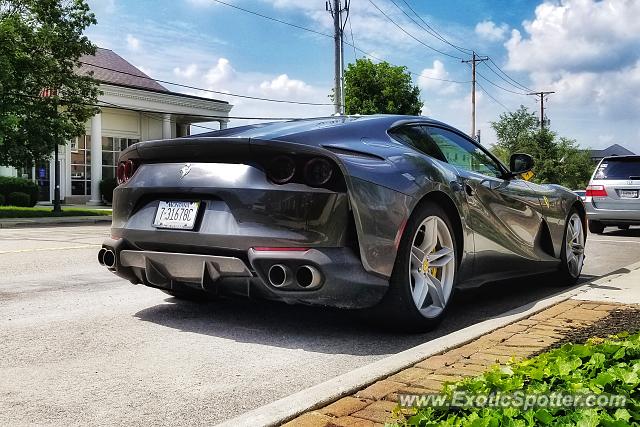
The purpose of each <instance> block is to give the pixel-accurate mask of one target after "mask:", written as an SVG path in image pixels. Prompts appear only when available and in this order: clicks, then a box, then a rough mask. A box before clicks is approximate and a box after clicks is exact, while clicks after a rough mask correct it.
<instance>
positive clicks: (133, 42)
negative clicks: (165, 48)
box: [127, 34, 140, 50]
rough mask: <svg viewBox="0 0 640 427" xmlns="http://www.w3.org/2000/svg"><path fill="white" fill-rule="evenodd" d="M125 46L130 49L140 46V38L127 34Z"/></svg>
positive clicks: (136, 48)
mask: <svg viewBox="0 0 640 427" xmlns="http://www.w3.org/2000/svg"><path fill="white" fill-rule="evenodd" d="M127 46H128V47H129V49H130V50H138V49H139V48H140V40H139V39H137V38H135V37H134V36H132V35H131V34H127Z"/></svg>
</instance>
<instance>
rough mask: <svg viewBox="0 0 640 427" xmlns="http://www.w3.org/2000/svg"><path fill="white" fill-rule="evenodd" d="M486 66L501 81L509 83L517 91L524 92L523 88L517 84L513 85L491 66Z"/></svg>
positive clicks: (487, 64)
mask: <svg viewBox="0 0 640 427" xmlns="http://www.w3.org/2000/svg"><path fill="white" fill-rule="evenodd" d="M489 61H491V58H489ZM485 65H486V67H487V69H488V70H489V71H491V72H492V73H493V74H495V75H496V76H497V77H498V78H499V79H500V80H502V81H504V82H505V83H507V84H508V85H510V86H511V87H513V88H515V89H517V90H523V88H522V87H521V86H518V85H516V84H515V83H512V82H511V81H509V80H507V79H505V78H504V77H503V76H502V75H500V74H498V72H497V71H496V70H494V69H493V67H491V66H490V65H489V63H486V64H485ZM525 90H526V89H525Z"/></svg>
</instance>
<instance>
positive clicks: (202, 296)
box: [162, 288, 211, 302]
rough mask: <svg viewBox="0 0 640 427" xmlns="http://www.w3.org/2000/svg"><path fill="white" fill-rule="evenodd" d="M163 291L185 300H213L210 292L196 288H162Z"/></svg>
mask: <svg viewBox="0 0 640 427" xmlns="http://www.w3.org/2000/svg"><path fill="white" fill-rule="evenodd" d="M162 292H164V293H165V294H167V295H171V296H172V297H174V298H176V299H179V300H183V301H193V302H207V301H210V300H211V296H210V295H209V294H207V293H206V292H204V291H198V290H196V289H193V290H192V289H188V288H186V289H179V290H178V289H170V290H169V289H162Z"/></svg>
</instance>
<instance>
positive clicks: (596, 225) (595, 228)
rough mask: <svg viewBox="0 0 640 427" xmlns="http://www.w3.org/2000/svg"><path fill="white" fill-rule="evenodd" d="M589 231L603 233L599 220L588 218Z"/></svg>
mask: <svg viewBox="0 0 640 427" xmlns="http://www.w3.org/2000/svg"><path fill="white" fill-rule="evenodd" d="M589 231H590V232H591V233H593V234H602V233H604V224H603V223H601V222H600V221H594V220H591V219H590V220H589Z"/></svg>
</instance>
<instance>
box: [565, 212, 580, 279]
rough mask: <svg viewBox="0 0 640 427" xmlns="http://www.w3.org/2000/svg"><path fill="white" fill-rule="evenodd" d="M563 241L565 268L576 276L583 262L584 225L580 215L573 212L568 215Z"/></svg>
mask: <svg viewBox="0 0 640 427" xmlns="http://www.w3.org/2000/svg"><path fill="white" fill-rule="evenodd" d="M565 241H566V247H565V253H566V258H567V269H568V270H569V274H571V276H572V277H578V276H580V272H581V271H582V265H583V264H584V227H583V226H582V220H581V219H580V216H578V214H577V213H575V212H574V213H573V214H572V215H571V216H570V217H569V222H568V224H567V236H566V238H565Z"/></svg>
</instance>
